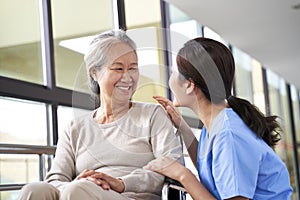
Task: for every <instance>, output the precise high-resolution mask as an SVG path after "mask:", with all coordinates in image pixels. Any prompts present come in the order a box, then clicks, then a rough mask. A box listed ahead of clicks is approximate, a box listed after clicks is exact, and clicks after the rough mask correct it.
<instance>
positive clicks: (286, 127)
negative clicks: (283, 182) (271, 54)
mask: <svg viewBox="0 0 300 200" xmlns="http://www.w3.org/2000/svg"><path fill="white" fill-rule="evenodd" d="M267 82H268V90H269V99H270V113H271V115H277V116H278V117H279V118H278V121H279V122H280V125H281V128H282V130H283V133H282V134H281V140H280V142H279V144H278V145H277V146H276V147H275V151H276V153H277V154H278V155H279V156H280V157H281V159H282V160H283V161H284V162H285V164H286V166H287V168H288V171H289V174H290V179H291V185H292V186H293V187H294V188H295V174H294V163H293V162H294V155H293V143H292V137H291V134H292V133H291V119H290V115H289V105H288V99H287V92H286V83H285V82H284V80H283V79H282V78H280V77H279V76H278V75H277V74H275V73H273V72H271V71H270V70H267ZM294 192H296V191H295V190H294Z"/></svg>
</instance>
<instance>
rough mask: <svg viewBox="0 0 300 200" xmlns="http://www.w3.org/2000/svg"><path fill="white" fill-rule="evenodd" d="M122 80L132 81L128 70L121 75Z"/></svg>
mask: <svg viewBox="0 0 300 200" xmlns="http://www.w3.org/2000/svg"><path fill="white" fill-rule="evenodd" d="M122 80H123V81H126V82H132V77H131V74H130V73H129V71H125V72H124V73H123V75H122Z"/></svg>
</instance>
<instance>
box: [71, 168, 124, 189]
mask: <svg viewBox="0 0 300 200" xmlns="http://www.w3.org/2000/svg"><path fill="white" fill-rule="evenodd" d="M80 179H85V180H89V181H92V182H93V183H95V184H97V185H99V186H101V187H102V188H103V189H104V190H109V189H112V190H114V191H116V192H119V193H121V192H123V191H124V189H125V185H124V182H123V181H122V180H121V179H117V178H114V177H111V176H109V175H107V174H104V173H102V172H97V171H95V170H84V171H83V172H82V173H80V174H79V175H78V176H77V177H76V179H75V180H80Z"/></svg>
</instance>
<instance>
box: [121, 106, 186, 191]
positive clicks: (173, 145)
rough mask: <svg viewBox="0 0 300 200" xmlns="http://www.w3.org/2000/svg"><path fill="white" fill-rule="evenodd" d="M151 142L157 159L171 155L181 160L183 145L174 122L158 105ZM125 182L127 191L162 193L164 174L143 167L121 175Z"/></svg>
mask: <svg viewBox="0 0 300 200" xmlns="http://www.w3.org/2000/svg"><path fill="white" fill-rule="evenodd" d="M150 124H151V126H150V132H151V133H150V134H151V136H150V143H151V145H152V153H153V155H154V157H155V159H157V158H159V157H162V156H169V157H171V158H173V159H176V160H179V159H180V158H181V156H182V151H181V146H180V144H179V140H178V138H177V137H176V136H175V133H174V129H173V125H172V122H171V121H170V119H169V118H168V116H167V114H166V113H165V111H164V110H163V109H162V108H161V107H160V106H157V107H156V108H155V110H154V112H153V114H152V116H151V118H150ZM120 178H121V179H122V180H123V181H124V183H125V192H127V191H130V192H147V193H155V194H158V195H160V192H161V188H162V185H163V181H164V176H162V175H161V174H158V173H156V172H153V171H149V170H146V169H143V168H139V169H136V170H134V171H132V172H131V173H130V174H128V175H126V176H123V177H120Z"/></svg>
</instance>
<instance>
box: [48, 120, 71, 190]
mask: <svg viewBox="0 0 300 200" xmlns="http://www.w3.org/2000/svg"><path fill="white" fill-rule="evenodd" d="M71 124H72V122H71V123H70V126H67V128H66V129H65V130H64V132H62V133H61V134H60V137H59V140H58V143H57V148H56V152H55V157H54V159H53V163H52V166H51V169H50V171H49V172H48V173H47V175H46V179H45V181H46V182H48V183H50V184H52V185H53V186H55V187H56V188H58V189H59V190H63V188H64V187H65V186H66V184H68V183H69V182H71V181H72V180H73V179H74V178H75V155H74V150H73V147H72V146H73V145H72V139H71V137H70V132H71Z"/></svg>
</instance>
